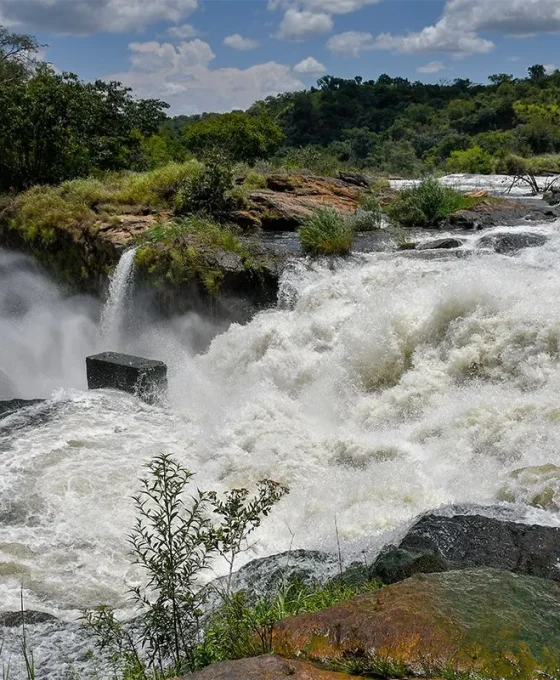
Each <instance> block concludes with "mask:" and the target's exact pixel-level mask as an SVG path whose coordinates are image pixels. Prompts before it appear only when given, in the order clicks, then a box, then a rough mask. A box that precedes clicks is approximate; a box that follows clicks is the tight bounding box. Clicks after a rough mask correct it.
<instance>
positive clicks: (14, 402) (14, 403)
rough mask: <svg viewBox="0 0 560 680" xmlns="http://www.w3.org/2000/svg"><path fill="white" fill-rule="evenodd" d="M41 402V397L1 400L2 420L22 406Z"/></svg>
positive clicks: (0, 416) (0, 412) (0, 411)
mask: <svg viewBox="0 0 560 680" xmlns="http://www.w3.org/2000/svg"><path fill="white" fill-rule="evenodd" d="M41 402H42V400H41V399H10V400H8V401H0V420H1V419H2V418H5V417H6V416H9V415H11V414H12V413H15V412H16V411H19V410H20V409H22V408H26V407H27V406H34V405H35V404H40V403H41Z"/></svg>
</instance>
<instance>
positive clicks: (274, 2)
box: [268, 0, 380, 14]
mask: <svg viewBox="0 0 560 680" xmlns="http://www.w3.org/2000/svg"><path fill="white" fill-rule="evenodd" d="M378 2H380V0H300V6H301V7H302V8H303V9H306V10H309V11H310V12H326V13H327V14H349V13H350V12H356V11H357V10H359V9H362V8H363V7H365V6H366V5H376V4H377V3H378ZM293 6H294V2H293V0H269V3H268V9H270V10H277V9H289V8H290V7H293Z"/></svg>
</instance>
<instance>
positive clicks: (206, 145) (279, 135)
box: [183, 112, 284, 163]
mask: <svg viewBox="0 0 560 680" xmlns="http://www.w3.org/2000/svg"><path fill="white" fill-rule="evenodd" d="M283 137H284V134H283V132H282V130H281V128H280V127H279V126H278V125H277V124H276V123H274V122H273V120H272V119H270V118H268V117H267V116H263V115H261V116H250V115H248V114H246V113H240V112H235V113H225V114H223V115H221V116H214V117H208V118H205V119H202V120H198V121H196V122H193V123H191V124H189V125H187V126H186V127H185V128H184V131H183V138H184V143H185V146H186V148H187V149H189V150H190V151H192V152H193V153H195V154H198V155H201V156H206V155H208V154H215V153H216V152H219V153H222V154H224V155H227V156H228V157H229V158H230V160H232V161H246V162H248V163H252V162H254V161H256V160H257V159H258V158H268V157H270V156H271V155H272V154H273V153H274V152H275V151H276V150H277V149H278V148H279V146H280V144H281V143H282V140H283Z"/></svg>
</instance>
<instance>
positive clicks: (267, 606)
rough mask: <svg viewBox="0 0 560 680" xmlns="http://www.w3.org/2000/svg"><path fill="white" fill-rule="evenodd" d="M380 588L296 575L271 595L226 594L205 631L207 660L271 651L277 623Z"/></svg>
mask: <svg viewBox="0 0 560 680" xmlns="http://www.w3.org/2000/svg"><path fill="white" fill-rule="evenodd" d="M378 588H379V584H378V583H376V582H362V583H360V584H354V585H348V584H345V583H343V582H341V581H331V582H329V583H327V584H325V585H318V584H312V585H310V584H306V583H304V582H303V581H301V580H300V579H298V578H297V577H293V578H289V579H286V580H284V581H283V582H282V583H281V584H280V586H279V587H278V589H277V590H276V591H275V592H273V593H271V594H270V595H269V596H266V597H260V598H257V599H254V598H251V597H250V596H249V594H248V593H247V592H245V591H240V592H237V593H234V594H233V595H232V596H231V597H230V598H227V599H226V601H225V602H224V603H223V605H222V606H221V607H219V608H218V609H217V610H216V611H215V612H214V613H213V614H212V616H211V617H210V619H209V621H208V623H207V625H206V626H205V631H204V648H203V653H204V661H205V663H208V664H209V663H218V662H220V661H225V660H228V659H242V658H244V657H249V656H258V655H260V654H267V653H270V652H271V651H272V632H273V629H274V625H275V624H276V623H277V622H279V621H281V620H282V619H285V618H287V617H288V616H296V615H298V614H303V613H305V612H317V611H322V610H323V609H327V608H328V607H333V606H335V605H336V604H338V603H339V602H342V601H344V600H347V599H349V598H351V597H354V596H355V595H358V594H360V593H365V592H372V591H374V590H377V589H378Z"/></svg>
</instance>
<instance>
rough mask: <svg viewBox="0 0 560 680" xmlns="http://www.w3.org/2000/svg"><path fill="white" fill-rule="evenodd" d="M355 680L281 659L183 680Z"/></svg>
mask: <svg viewBox="0 0 560 680" xmlns="http://www.w3.org/2000/svg"><path fill="white" fill-rule="evenodd" d="M288 677H289V678H291V679H292V680H352V679H353V678H354V677H355V676H352V675H347V674H346V673H332V672H330V671H323V670H320V669H319V668H316V667H315V666H311V665H310V664H307V663H301V662H300V661H288V660H286V659H281V658H280V657H278V656H272V655H267V656H258V657H255V658H254V659H241V660H240V661H224V662H223V663H219V664H216V665H214V666H209V667H208V668H205V669H204V670H202V671H200V672H198V673H195V674H194V675H187V676H185V678H184V680H187V679H188V678H190V679H191V680H285V678H288ZM356 680H357V679H356Z"/></svg>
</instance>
